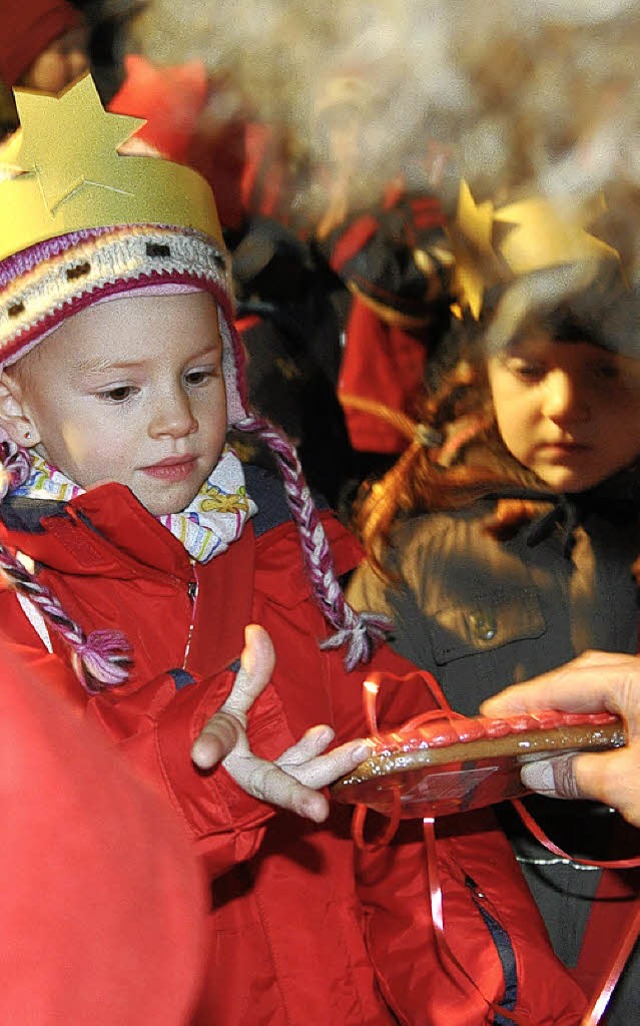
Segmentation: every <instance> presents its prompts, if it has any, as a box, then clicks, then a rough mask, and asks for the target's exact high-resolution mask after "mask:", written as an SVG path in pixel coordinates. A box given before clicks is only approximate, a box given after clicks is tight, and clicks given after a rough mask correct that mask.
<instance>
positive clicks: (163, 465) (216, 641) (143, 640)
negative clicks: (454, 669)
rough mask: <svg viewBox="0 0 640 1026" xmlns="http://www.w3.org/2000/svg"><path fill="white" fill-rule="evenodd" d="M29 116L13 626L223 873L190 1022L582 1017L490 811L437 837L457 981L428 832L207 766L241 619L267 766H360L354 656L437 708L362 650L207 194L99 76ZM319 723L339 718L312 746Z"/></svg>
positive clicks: (11, 205) (8, 519) (258, 744)
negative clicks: (371, 820)
mask: <svg viewBox="0 0 640 1026" xmlns="http://www.w3.org/2000/svg"><path fill="white" fill-rule="evenodd" d="M18 103H19V109H20V114H21V122H22V128H23V133H24V134H23V138H24V148H23V152H22V159H23V161H24V167H25V173H24V174H22V175H20V176H19V177H17V178H15V179H10V180H8V181H5V182H4V183H0V224H1V225H2V234H1V236H0V238H1V240H2V251H1V252H0V289H1V291H0V332H1V335H0V364H1V365H2V368H3V370H2V376H1V378H0V423H1V424H2V425H3V427H4V429H5V430H6V432H7V434H8V436H9V439H10V441H7V442H5V443H4V444H3V455H4V483H5V486H6V496H5V498H4V501H3V503H2V507H1V519H2V526H1V534H0V539H1V542H2V548H1V549H0V560H1V566H2V570H3V574H4V588H3V590H2V591H0V606H1V608H0V622H1V623H2V625H3V630H4V631H5V633H6V635H7V639H8V643H9V644H10V645H11V647H12V648H13V649H15V650H16V651H18V652H19V653H20V654H21V655H22V658H23V659H25V660H26V663H27V665H28V666H29V665H30V666H37V668H38V672H39V675H40V678H41V679H42V680H44V681H45V682H46V683H47V685H48V686H49V687H50V688H52V689H54V690H56V691H58V692H59V693H61V694H63V695H65V696H66V697H67V699H68V701H70V702H73V703H75V704H76V705H81V706H84V707H85V708H86V712H87V716H88V717H89V718H90V719H91V720H93V721H96V722H97V723H99V724H100V725H101V726H102V727H103V729H104V730H105V731H106V732H107V734H108V735H109V736H110V737H111V738H112V739H113V741H114V743H116V744H118V745H119V746H120V748H121V749H122V751H123V752H124V753H125V754H126V756H127V757H128V759H129V760H130V761H131V764H132V765H133V766H134V768H135V769H136V771H137V772H138V773H139V774H140V775H141V776H143V777H145V778H147V779H149V780H151V781H152V782H153V783H154V784H155V785H156V786H157V787H158V788H159V789H160V790H161V791H162V792H163V793H164V794H165V795H166V796H167V798H168V800H169V801H170V803H171V805H172V807H173V809H174V810H175V814H176V816H177V817H179V819H180V821H181V823H182V824H183V826H184V829H185V830H186V831H187V833H188V835H189V836H190V838H191V840H192V842H193V844H194V846H195V848H196V851H197V852H198V853H199V854H200V855H201V856H202V859H203V860H204V863H205V865H206V868H207V871H208V873H209V876H210V879H211V881H212V908H211V915H210V917H209V940H210V945H209V968H208V972H207V979H206V984H205V987H204V991H203V994H202V998H201V1002H200V1008H199V1011H198V1013H197V1015H196V1016H195V1018H194V1020H193V1021H194V1023H196V1024H203V1026H204V1024H207V1026H209V1024H211V1023H214V1022H215V1023H216V1026H227V1024H229V1026H231V1024H233V1026H285V1024H290V1023H300V1022H305V1023H308V1024H310V1026H314V1024H318V1026H320V1024H325V1023H327V1022H335V1023H340V1026H364V1024H365V1023H366V1024H367V1026H391V1024H392V1023H395V1022H398V1021H401V1022H405V1023H411V1024H427V1023H429V1024H434V1026H444V1024H446V1026H457V1024H460V1026H462V1024H463V1023H464V1024H470V1023H474V1024H475V1023H477V1024H478V1026H480V1024H485V1023H489V1022H494V1021H500V1022H502V1021H510V1017H511V1014H512V1013H513V1014H515V1015H516V1016H518V1017H519V1019H518V1021H521V1022H526V1023H531V1024H540V1026H543V1024H548V1026H550V1024H551V1023H559V1024H563V1026H569V1024H574V1023H577V1022H578V1020H579V1018H580V1014H581V1011H582V1008H583V1005H584V996H583V994H582V992H581V991H580V989H579V988H578V987H577V985H576V984H575V983H574V982H573V980H571V979H570V977H569V976H568V974H567V973H566V972H565V970H564V968H563V967H562V966H561V965H560V963H559V962H558V961H557V959H556V958H555V956H554V955H553V953H552V952H551V949H550V947H549V945H548V943H547V941H546V938H545V934H544V929H543V925H542V922H541V920H539V917H537V915H536V912H535V908H534V906H533V904H532V902H531V900H530V897H529V895H528V892H527V890H526V886H525V885H524V882H523V881H522V880H521V879H520V876H519V874H518V872H517V868H516V867H514V865H513V860H512V855H511V852H510V849H509V846H508V844H507V843H506V841H505V840H504V838H503V837H502V836H501V834H500V832H499V831H497V830H496V828H495V823H494V821H493V819H492V817H491V816H490V815H489V814H487V815H484V814H482V815H479V816H474V817H472V818H471V819H470V820H465V821H464V823H459V821H458V820H456V819H452V820H451V822H450V824H449V826H448V828H447V830H446V831H444V835H443V837H442V838H441V839H440V840H439V842H438V847H439V865H440V872H441V876H442V881H443V883H442V889H443V900H444V908H445V919H446V922H447V930H448V936H449V943H450V944H451V946H452V948H453V949H454V951H455V952H456V953H457V957H458V958H459V959H460V960H461V961H462V963H463V964H464V974H463V973H462V972H461V971H460V970H458V969H453V968H452V967H450V969H449V971H445V970H444V969H443V968H442V963H441V960H440V957H439V949H438V941H437V939H436V930H435V928H434V924H433V923H432V920H431V916H430V913H429V906H428V901H427V897H426V895H427V893H428V889H427V880H426V876H425V870H424V852H423V847H422V835H421V829H420V824H415V825H414V824H412V823H409V824H406V829H404V830H403V831H401V832H400V833H399V835H398V839H397V842H396V843H394V844H393V845H391V846H390V847H389V848H387V849H384V850H383V851H381V852H375V851H374V852H370V851H362V852H361V851H358V850H356V848H355V847H354V844H353V842H352V840H351V837H350V831H349V812H348V810H347V809H346V808H345V807H341V806H338V805H336V806H334V807H332V808H331V809H330V810H329V808H328V804H327V803H326V801H325V800H324V799H323V798H322V797H320V802H321V806H322V807H321V808H318V806H317V804H316V805H315V806H314V808H313V811H312V812H310V813H309V815H310V817H311V818H310V819H309V818H307V819H305V818H299V817H297V816H294V815H291V813H290V812H288V811H280V810H279V809H278V808H277V807H276V804H274V803H272V802H270V801H268V800H266V797H265V796H267V797H269V796H270V797H271V798H272V799H273V802H276V801H277V793H276V794H275V795H274V794H273V792H272V791H271V790H269V788H268V780H267V782H266V783H264V786H263V784H261V785H260V787H258V786H256V780H257V779H258V777H256V773H255V772H254V771H255V769H256V764H255V762H254V763H251V762H250V753H248V751H247V749H246V746H243V745H241V744H240V742H239V743H238V746H237V748H238V750H237V751H236V750H234V752H233V753H232V755H234V756H235V759H234V760H231V757H228V758H227V759H226V760H225V763H224V765H218V766H213V763H214V762H215V754H213V755H212V752H211V750H210V748H209V747H208V740H207V732H206V727H207V724H208V722H209V721H210V718H211V717H212V715H213V714H215V712H216V710H218V709H219V708H220V707H221V706H222V707H223V709H226V710H227V711H230V710H229V702H230V699H229V693H230V689H231V687H232V684H233V682H234V678H235V671H236V670H237V667H238V657H239V656H240V655H241V653H242V652H243V647H244V641H243V635H244V630H245V627H246V625H247V624H250V623H253V624H259V625H261V627H262V628H263V629H264V630H266V631H267V632H268V635H269V636H270V638H271V639H272V641H273V645H274V648H275V656H276V663H275V666H274V667H273V668H271V666H270V665H269V657H268V654H267V657H266V664H267V672H268V673H269V674H270V681H269V683H268V686H267V687H266V688H265V689H264V691H263V692H262V694H261V695H260V696H259V697H258V698H257V700H256V701H255V703H254V705H253V708H252V709H251V711H250V713H249V715H248V725H247V737H248V741H249V743H250V744H251V747H252V748H253V750H254V751H255V753H256V756H259V757H261V758H262V759H263V760H267V769H269V767H268V761H269V760H275V763H274V765H273V766H272V767H271V769H270V770H269V773H276V775H277V772H278V770H280V772H282V770H284V771H285V772H286V773H289V774H291V775H292V776H296V774H297V779H299V780H301V781H302V783H305V782H306V783H307V784H309V785H310V786H311V787H312V788H313V787H321V786H323V785H324V784H326V783H328V782H329V781H330V780H331V779H332V778H333V777H337V776H338V775H340V774H341V773H343V772H346V770H347V768H348V767H349V766H353V765H354V764H355V763H356V762H357V761H358V760H359V759H361V758H362V744H361V743H360V742H355V743H353V742H352V739H353V738H354V737H355V738H357V737H358V736H359V735H361V734H362V733H363V732H364V722H363V715H362V710H361V701H362V698H361V688H362V679H363V676H364V671H363V670H362V669H358V664H359V663H360V662H362V661H367V660H370V663H369V665H370V667H371V669H373V670H377V671H378V672H380V673H384V672H387V673H388V674H393V675H394V676H393V678H391V679H390V680H389V681H388V683H386V684H385V683H384V682H383V687H382V689H381V693H382V702H381V706H382V708H381V712H380V714H381V717H383V720H384V721H386V722H387V723H388V724H397V723H399V722H402V721H403V720H405V719H406V718H408V716H409V715H414V714H415V713H416V712H418V711H420V710H421V709H425V708H435V707H437V705H438V702H439V701H440V700H441V696H440V695H439V691H438V689H437V685H436V684H435V682H433V681H431V680H430V678H428V677H426V676H425V677H423V675H419V674H416V673H415V670H414V668H413V667H412V666H410V665H409V664H408V663H407V662H406V661H404V660H402V659H401V658H400V657H398V656H396V655H395V654H394V653H393V652H392V651H391V650H390V649H389V648H388V647H387V646H383V647H381V648H380V650H379V652H378V653H377V654H376V655H375V657H372V649H373V644H372V640H371V636H372V635H373V636H374V639H375V635H376V634H377V635H378V637H379V636H380V634H381V625H380V623H379V621H378V620H377V619H376V618H374V617H367V616H357V615H356V614H355V613H354V612H353V611H352V610H351V609H350V607H349V606H348V605H347V604H346V602H345V600H344V598H343V596H342V593H341V591H340V587H339V585H338V577H337V575H338V574H342V573H345V572H347V571H349V570H351V569H352V568H353V567H354V565H355V564H356V562H357V561H358V558H359V552H358V551H357V550H356V547H355V545H354V542H353V540H352V538H351V536H350V535H349V534H348V533H347V532H346V530H345V529H344V528H343V527H342V526H341V525H340V524H338V522H337V521H336V520H335V519H334V518H333V517H332V516H331V515H330V514H329V513H328V512H326V511H325V512H324V513H323V514H319V513H318V512H317V510H316V508H315V506H314V505H313V503H312V501H311V498H310V496H309V492H308V490H307V489H306V487H305V485H304V482H303V480H302V479H301V476H300V468H299V463H298V462H297V458H296V456H295V453H294V451H293V450H292V448H291V446H290V445H289V444H288V442H287V441H286V440H285V439H284V438H282V437H281V436H280V435H278V434H277V433H276V432H275V431H274V430H272V429H271V428H270V427H269V426H268V425H267V424H265V423H262V422H260V421H258V420H257V419H256V418H254V417H253V416H252V415H251V414H250V412H249V411H248V410H247V409H246V406H245V402H244V386H243V378H242V353H241V350H240V348H239V344H238V339H237V335H236V334H235V332H234V330H233V327H232V316H231V298H230V294H229V286H228V281H229V275H228V265H227V256H226V254H225V252H224V249H223V247H222V244H221V241H220V231H219V228H218V223H217V218H216V215H215V208H214V206H213V201H212V198H211V196H210V194H209V192H208V190H207V188H206V186H205V185H204V183H203V182H202V181H201V180H200V178H199V177H198V176H197V175H196V174H195V173H194V172H192V171H190V170H188V169H186V168H183V167H180V166H178V165H174V164H169V163H167V162H164V161H162V160H158V159H153V158H149V157H139V156H126V157H125V156H118V155H117V153H116V146H118V145H119V144H120V143H121V142H122V139H123V138H124V137H125V136H127V135H128V134H129V132H130V131H131V129H132V127H135V123H134V124H133V126H132V124H131V119H126V118H125V119H123V118H120V117H116V116H114V115H108V114H105V113H104V112H103V111H102V108H101V107H100V105H99V101H98V99H97V95H96V93H95V89H94V88H93V85H92V83H91V80H90V79H89V78H86V79H83V80H81V81H80V82H79V83H78V84H77V85H76V86H74V87H73V88H72V89H70V90H69V91H67V92H66V93H64V94H63V95H62V96H60V97H59V98H58V99H54V98H51V97H37V96H34V95H29V94H22V95H19V96H18ZM79 139H81V140H82V145H83V147H85V149H84V150H83V151H78V149H77V148H76V147H77V143H78V140H79ZM228 426H233V427H234V428H236V429H240V430H243V431H257V432H258V433H259V434H260V435H261V437H262V438H263V439H264V440H266V442H267V443H268V444H269V446H270V448H271V449H272V451H273V453H274V455H275V457H276V460H277V461H278V464H279V466H280V468H281V473H282V479H283V482H284V489H283V488H282V486H281V484H280V483H279V481H277V480H274V479H272V478H270V477H269V476H268V475H267V474H266V473H265V472H262V471H258V472H256V473H254V472H252V471H251V470H250V469H248V470H247V472H246V477H245V474H244V472H243V468H242V466H241V464H240V463H239V461H238V460H237V458H236V457H235V455H234V453H233V452H232V451H230V450H228V449H226V448H225V433H226V430H227V427H228ZM285 497H286V501H285ZM330 543H331V549H330V548H329V544H330ZM123 635H126V640H125V638H124V637H123ZM263 640H264V638H263ZM262 654H263V655H264V652H263V653H262ZM264 669H265V668H264V666H263V668H262V671H261V672H264ZM407 674H408V676H407ZM401 675H402V676H403V680H402V683H401V685H400V686H398V684H397V677H398V676H401ZM394 681H395V683H394ZM425 685H426V686H425ZM240 712H241V713H242V709H241V710H240ZM318 722H325V723H326V724H329V725H330V728H329V727H325V728H322V729H320V730H319V731H318V730H315V731H313V730H312V731H311V733H307V732H308V731H310V729H311V728H312V727H313V725H314V724H316V723H318ZM334 732H335V735H336V738H337V740H338V741H343V742H350V741H351V743H350V744H346V747H344V748H342V749H338V755H337V757H336V758H335V759H334V761H333V762H332V763H331V764H330V765H331V766H332V773H331V774H329V773H328V772H327V771H326V766H327V764H326V763H322V760H321V759H320V765H319V766H318V759H316V758H315V756H318V754H319V752H321V751H322V750H323V749H324V748H325V747H326V746H327V745H328V744H329V742H330V740H331V738H332V736H333V733H334ZM300 736H302V741H301V742H300V743H299V744H298V745H296V744H295V741H296V738H298V737H300ZM241 741H242V738H241ZM292 746H293V747H292ZM214 747H215V746H214ZM192 749H193V756H194V759H195V760H196V762H194V761H193V759H192V758H191V752H192ZM283 750H288V754H287V751H285V754H284V755H282V754H281V753H282V752H283ZM333 756H335V753H330V754H329V755H328V756H327V757H326V758H328V759H331V758H332V757H333ZM247 762H249V764H250V766H251V769H250V771H249V772H248V773H246V772H245V773H244V775H243V767H244V768H245V770H246V765H247ZM196 763H197V764H196ZM296 764H299V765H296ZM258 768H259V766H258ZM262 768H263V769H264V768H265V764H264V763H262ZM267 776H268V777H269V774H267ZM234 777H235V779H234ZM247 778H248V779H247ZM238 780H240V781H244V782H245V786H244V788H243V787H241V786H240V785H239V784H238V782H237V781H238ZM316 797H318V796H316ZM323 819H324V822H319V821H321V820H323ZM312 820H315V822H314V821H312ZM60 829H64V824H60ZM124 871H126V866H123V872H124ZM456 924H459V929H458V930H457V931H456V936H454V935H453V933H452V930H453V928H454V927H455V925H456ZM123 944H126V937H123ZM132 971H135V967H134V968H133V969H132ZM471 981H473V982H471ZM502 1013H504V1017H503V1015H502ZM496 1015H497V1016H498V1018H497V1019H496V1018H495V1016H496Z"/></svg>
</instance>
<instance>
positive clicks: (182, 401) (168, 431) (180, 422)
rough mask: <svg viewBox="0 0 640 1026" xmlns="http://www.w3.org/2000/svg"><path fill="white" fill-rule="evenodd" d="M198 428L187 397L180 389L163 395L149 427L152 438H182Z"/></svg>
mask: <svg viewBox="0 0 640 1026" xmlns="http://www.w3.org/2000/svg"><path fill="white" fill-rule="evenodd" d="M197 428H198V421H197V420H196V418H195V417H194V415H193V412H192V410H191V404H190V402H189V398H188V396H186V395H185V393H184V392H183V391H182V390H181V389H180V390H176V391H175V392H173V393H171V395H165V396H163V398H162V401H161V402H159V403H158V405H157V407H156V410H155V412H154V415H153V417H152V419H151V423H150V425H149V434H150V435H151V437H152V438H159V437H162V436H163V435H168V436H169V437H170V438H182V437H184V435H190V434H192V433H193V432H194V431H196V430H197Z"/></svg>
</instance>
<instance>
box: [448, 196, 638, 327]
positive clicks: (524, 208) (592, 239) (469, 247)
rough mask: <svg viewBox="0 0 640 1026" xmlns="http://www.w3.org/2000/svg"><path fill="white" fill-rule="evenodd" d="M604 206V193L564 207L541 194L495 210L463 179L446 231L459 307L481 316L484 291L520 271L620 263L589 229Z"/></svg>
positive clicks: (506, 280)
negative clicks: (480, 199)
mask: <svg viewBox="0 0 640 1026" xmlns="http://www.w3.org/2000/svg"><path fill="white" fill-rule="evenodd" d="M605 210H606V203H605V201H604V197H603V196H601V195H600V196H598V197H596V198H595V200H593V201H592V202H590V203H587V204H582V205H580V206H579V207H574V208H571V209H566V210H565V211H560V209H559V208H558V207H557V206H556V205H554V204H553V203H552V202H551V201H550V200H547V199H545V198H544V197H540V196H536V197H532V198H529V199H526V200H521V201H519V202H516V203H511V204H509V205H507V206H505V207H501V208H500V209H496V208H494V206H493V204H492V203H491V202H490V201H487V202H484V203H479V204H477V203H476V202H475V200H474V198H473V196H472V194H471V190H470V189H469V186H468V185H467V183H466V182H465V181H462V182H461V183H460V190H459V194H458V206H457V210H456V216H455V218H454V220H453V222H452V224H451V225H450V227H449V228H448V230H447V233H448V235H449V238H450V240H451V248H452V251H453V255H454V262H455V264H454V277H453V292H454V294H455V295H456V297H457V301H458V302H457V307H458V312H459V313H461V312H464V310H466V309H469V311H470V312H471V315H472V317H473V318H474V319H475V320H478V318H479V317H480V313H481V311H482V304H483V299H484V293H485V292H486V290H487V289H488V288H491V287H492V286H493V285H496V284H500V283H502V284H507V283H509V282H510V281H514V280H515V279H516V278H518V277H520V276H522V275H526V274H532V273H533V272H535V271H542V270H547V269H550V268H553V267H561V266H566V265H578V264H580V265H584V266H585V267H586V266H592V267H593V268H594V269H595V268H596V267H597V266H598V264H599V263H600V262H601V261H602V260H609V261H612V260H613V261H616V262H619V261H620V256H619V254H618V251H617V250H616V249H614V248H613V247H612V246H609V245H608V244H607V243H605V242H603V241H602V239H599V238H597V236H595V235H592V234H591V232H589V231H588V230H587V228H588V226H589V225H590V224H592V223H593V222H594V221H595V220H596V219H597V217H599V216H600V215H601V214H602V213H604V212H605ZM496 225H497V226H499V231H498V232H496Z"/></svg>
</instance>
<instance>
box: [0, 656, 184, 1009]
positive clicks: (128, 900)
mask: <svg viewBox="0 0 640 1026" xmlns="http://www.w3.org/2000/svg"><path fill="white" fill-rule="evenodd" d="M0 666H1V670H0V675H1V678H2V680H1V686H0V753H1V754H0V815H1V817H2V844H1V845H0V873H1V875H2V880H3V886H2V888H1V889H0V922H2V957H1V958H0V1022H2V1023H7V1024H9V1023H25V1024H26V1023H28V1024H30V1026H44V1024H49V1023H54V1022H56V1023H69V1024H72V1023H78V1024H80V1023H91V1024H92V1026H114V1024H115V1023H117V1024H118V1026H140V1024H141V1023H153V1024H154V1026H181V1024H187V1023H189V1022H190V1019H191V1013H192V1008H193V1004H194V1001H195V999H196V997H197V994H198V991H199V989H200V981H201V971H202V951H203V947H202V940H203V932H202V927H203V923H204V914H203V912H204V887H203V880H202V877H201V874H200V871H199V867H198V866H197V865H196V863H195V861H194V859H193V856H192V853H191V851H190V849H189V846H188V843H187V842H186V840H185V838H184V837H183V836H182V831H181V829H180V828H179V826H178V825H177V822H176V821H175V819H174V815H173V813H172V812H171V810H170V809H169V807H168V805H167V806H166V807H165V805H164V804H163V803H161V801H160V799H159V798H158V797H157V796H156V795H155V794H153V793H152V792H151V790H150V789H148V788H147V787H146V786H145V785H144V784H142V782H141V781H140V780H138V779H136V778H135V777H134V776H133V775H132V774H131V773H130V771H129V768H128V766H127V765H126V764H125V761H124V759H123V758H122V756H121V755H120V754H119V753H118V752H117V751H115V750H114V749H113V748H112V747H111V746H110V745H109V744H108V743H107V741H106V739H105V738H104V737H102V736H101V735H100V734H99V733H98V731H97V730H95V729H94V727H93V726H92V725H91V724H88V723H86V722H83V721H82V720H81V719H80V718H79V717H78V715H77V714H76V713H75V712H74V711H73V710H71V709H70V708H69V707H68V705H66V704H65V703H63V702H62V701H61V700H60V699H59V698H58V697H57V696H56V695H54V694H52V693H51V692H50V690H48V689H47V688H46V687H44V686H43V685H42V684H41V682H40V680H39V678H38V676H37V675H35V674H34V673H33V672H27V670H26V669H25V668H24V667H21V665H20V663H17V662H14V661H13V660H12V659H10V658H9V657H8V654H7V648H6V645H5V643H4V641H2V640H0Z"/></svg>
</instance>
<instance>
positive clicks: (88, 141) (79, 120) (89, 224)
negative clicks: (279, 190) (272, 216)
mask: <svg viewBox="0 0 640 1026" xmlns="http://www.w3.org/2000/svg"><path fill="white" fill-rule="evenodd" d="M15 98H16V105H17V108H18V113H19V116H20V124H21V133H22V140H21V145H20V149H19V151H18V154H17V158H16V157H15V156H14V157H13V160H12V163H16V162H17V164H18V165H19V168H20V170H21V171H22V173H21V174H18V175H17V177H13V178H8V179H6V180H5V181H2V182H0V260H4V259H5V258H6V257H8V256H11V255H12V254H13V253H19V252H20V251H22V250H24V249H27V248H28V247H29V246H33V245H34V244H35V243H37V242H44V241H45V240H46V239H52V238H56V237H57V236H60V235H66V234H68V233H69V232H75V231H79V230H82V229H86V228H108V227H111V226H115V225H127V224H138V225H140V224H159V225H171V226H175V227H180V228H187V229H191V228H192V229H196V230H198V231H200V232H204V233H205V234H206V235H208V236H210V237H211V238H213V239H216V240H217V241H218V242H220V244H221V245H222V232H221V230H220V222H219V220H218V214H217V211H216V206H215V200H214V198H213V194H212V192H211V189H210V188H209V185H208V184H207V182H206V181H205V180H204V179H203V178H201V177H200V175H198V174H197V173H196V172H195V171H193V170H192V169H191V168H188V167H184V166H183V165H181V164H174V163H172V162H171V161H168V160H164V159H161V158H159V157H146V156H145V157H143V156H123V155H120V154H119V153H118V147H119V146H120V145H122V143H124V142H125V141H126V140H127V139H129V138H130V137H131V136H132V135H133V134H134V132H136V131H137V130H138V129H139V128H141V127H142V125H143V124H144V123H145V122H144V121H142V120H141V119H139V118H131V117H126V116H124V115H121V114H109V113H107V112H106V111H105V110H104V108H103V106H102V103H101V102H100V98H99V96H98V92H97V90H96V87H95V85H94V83H93V79H92V78H91V76H90V75H85V76H84V77H83V78H81V79H79V80H78V81H77V82H76V83H75V84H74V85H72V86H70V87H69V88H68V89H66V90H65V91H64V92H62V93H61V94H60V95H59V96H47V95H45V94H42V93H34V92H31V91H29V90H24V89H17V90H15Z"/></svg>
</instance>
